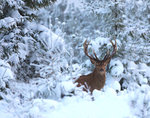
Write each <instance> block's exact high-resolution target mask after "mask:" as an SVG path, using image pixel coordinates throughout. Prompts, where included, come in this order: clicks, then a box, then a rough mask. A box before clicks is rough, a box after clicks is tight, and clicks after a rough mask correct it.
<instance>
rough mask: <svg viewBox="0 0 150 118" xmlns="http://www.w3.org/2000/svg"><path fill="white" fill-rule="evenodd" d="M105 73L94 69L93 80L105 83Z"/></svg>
mask: <svg viewBox="0 0 150 118" xmlns="http://www.w3.org/2000/svg"><path fill="white" fill-rule="evenodd" d="M105 77H106V75H105V71H104V72H100V71H97V70H96V69H95V70H94V71H93V79H99V80H103V81H105Z"/></svg>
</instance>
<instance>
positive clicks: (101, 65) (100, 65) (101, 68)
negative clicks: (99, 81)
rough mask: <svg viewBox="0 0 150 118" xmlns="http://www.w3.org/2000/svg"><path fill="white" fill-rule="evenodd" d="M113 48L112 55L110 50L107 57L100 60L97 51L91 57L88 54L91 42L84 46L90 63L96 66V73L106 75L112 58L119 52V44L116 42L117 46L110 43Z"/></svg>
mask: <svg viewBox="0 0 150 118" xmlns="http://www.w3.org/2000/svg"><path fill="white" fill-rule="evenodd" d="M110 42H111V44H112V46H113V51H112V54H110V52H109V50H108V51H107V53H106V55H105V56H104V58H103V60H100V59H99V58H98V57H97V55H96V53H95V51H94V50H93V55H91V56H90V55H89V54H88V45H89V43H90V42H87V40H86V41H85V42H84V44H83V46H84V53H85V54H86V56H88V57H89V59H90V61H91V63H92V64H94V65H95V70H94V71H96V72H99V73H101V74H103V73H104V74H105V67H106V66H107V64H108V63H109V62H110V60H111V58H112V57H113V56H114V55H115V53H116V50H117V43H116V40H115V44H114V43H113V42H112V41H110Z"/></svg>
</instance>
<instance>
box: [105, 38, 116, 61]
mask: <svg viewBox="0 0 150 118" xmlns="http://www.w3.org/2000/svg"><path fill="white" fill-rule="evenodd" d="M110 42H111V44H112V46H113V51H112V54H111V55H110V52H109V51H107V54H106V55H105V57H104V59H103V63H105V62H106V63H109V61H110V60H111V58H112V57H113V56H114V55H115V54H116V51H117V42H116V39H115V44H114V43H113V42H112V40H111V41H110Z"/></svg>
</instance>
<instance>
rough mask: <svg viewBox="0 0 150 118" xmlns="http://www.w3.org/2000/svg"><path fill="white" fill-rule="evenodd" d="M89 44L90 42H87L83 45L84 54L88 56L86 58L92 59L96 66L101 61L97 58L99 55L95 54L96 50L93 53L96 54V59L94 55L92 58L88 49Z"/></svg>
mask: <svg viewBox="0 0 150 118" xmlns="http://www.w3.org/2000/svg"><path fill="white" fill-rule="evenodd" d="M89 43H90V42H87V40H85V42H84V44H83V47H84V53H85V54H86V56H88V57H89V58H90V60H91V62H92V63H93V64H95V63H96V62H97V61H100V60H99V59H98V57H97V55H96V53H95V51H94V50H93V53H94V56H95V57H94V56H93V55H91V56H90V55H89V54H88V51H87V49H88V45H89Z"/></svg>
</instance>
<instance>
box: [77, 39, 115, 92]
mask: <svg viewBox="0 0 150 118" xmlns="http://www.w3.org/2000/svg"><path fill="white" fill-rule="evenodd" d="M110 42H111V44H112V46H113V51H112V54H111V55H110V52H109V51H107V54H106V55H105V57H104V59H103V60H99V59H98V57H97V55H96V53H95V51H94V50H93V53H94V56H93V55H91V56H90V55H89V54H88V51H87V50H88V45H89V42H87V40H86V41H85V42H84V44H83V46H84V53H85V54H86V56H88V57H89V58H90V61H91V63H92V64H94V65H95V69H94V71H93V72H92V73H90V74H88V75H82V76H80V77H79V78H78V79H77V80H76V81H75V83H78V84H77V87H80V86H82V85H83V87H84V88H83V90H84V91H86V92H87V91H88V90H89V91H90V92H91V93H92V92H93V90H94V89H97V90H100V89H102V88H103V87H104V85H105V81H106V69H105V68H106V66H107V64H108V63H109V62H110V60H111V58H112V57H113V56H114V55H115V54H116V51H117V43H116V40H115V44H114V43H113V42H112V41H110Z"/></svg>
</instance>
